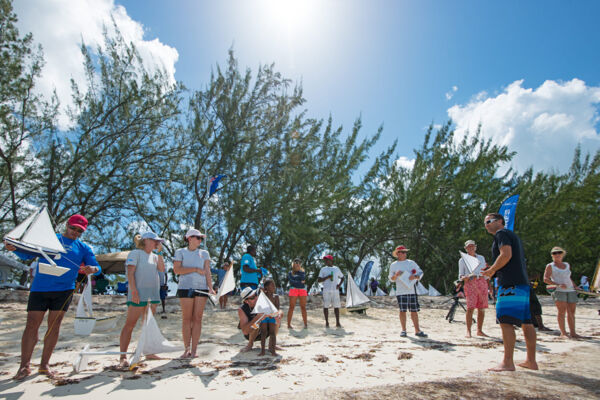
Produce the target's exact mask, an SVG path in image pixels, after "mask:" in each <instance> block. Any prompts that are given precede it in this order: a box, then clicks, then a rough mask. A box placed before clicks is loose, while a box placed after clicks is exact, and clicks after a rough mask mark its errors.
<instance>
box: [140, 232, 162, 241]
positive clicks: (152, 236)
mask: <svg viewBox="0 0 600 400" xmlns="http://www.w3.org/2000/svg"><path fill="white" fill-rule="evenodd" d="M144 239H152V240H156V241H159V242H164V241H165V239H163V238H161V237H159V236H158V235H157V234H156V233H154V232H146V233H144V234H142V240H144Z"/></svg>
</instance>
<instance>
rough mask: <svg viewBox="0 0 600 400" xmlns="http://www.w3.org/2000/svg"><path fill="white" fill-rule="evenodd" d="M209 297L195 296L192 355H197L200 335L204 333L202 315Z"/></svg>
mask: <svg viewBox="0 0 600 400" xmlns="http://www.w3.org/2000/svg"><path fill="white" fill-rule="evenodd" d="M207 300H208V297H195V298H194V310H193V314H192V343H191V352H190V357H192V358H194V357H196V350H197V349H198V342H199V341H200V335H201V334H202V315H203V314H204V307H205V306H206V301H207Z"/></svg>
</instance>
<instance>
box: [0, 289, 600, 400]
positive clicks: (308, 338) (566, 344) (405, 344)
mask: <svg viewBox="0 0 600 400" xmlns="http://www.w3.org/2000/svg"><path fill="white" fill-rule="evenodd" d="M26 295H27V294H26V293H20V294H15V292H12V293H8V294H7V293H4V294H0V299H2V298H3V297H4V300H3V301H2V304H1V305H0V334H1V335H2V338H3V340H2V342H1V344H0V352H1V353H2V354H0V357H1V361H0V378H1V379H0V393H2V395H0V398H8V399H33V398H38V397H49V396H67V397H69V396H78V395H84V394H85V395H86V396H88V398H92V399H94V398H104V397H105V396H107V395H108V396H110V398H123V399H132V398H134V397H133V396H138V397H139V398H140V399H141V398H142V397H141V396H143V398H144V400H145V399H154V398H162V399H169V400H171V399H195V398H202V399H213V398H214V399H221V400H224V399H230V398H242V397H253V396H259V395H260V396H265V395H267V396H270V395H279V396H281V397H282V396H283V395H285V394H294V393H300V392H305V391H309V393H312V394H311V395H310V396H309V397H310V398H317V397H320V395H319V393H321V394H323V393H325V392H322V391H323V390H333V389H335V390H349V389H365V388H368V387H378V386H381V385H397V384H404V383H416V382H427V381H445V380H449V379H453V378H461V377H467V378H468V379H470V380H478V379H479V378H480V377H481V379H489V377H490V375H491V374H492V373H489V372H486V369H487V368H488V367H490V366H493V365H495V364H496V363H497V362H498V361H499V360H500V358H501V355H502V345H501V343H500V337H501V335H500V329H499V327H498V326H497V325H496V324H495V312H494V309H493V306H491V308H490V309H489V310H488V311H487V313H486V320H485V324H484V331H485V332H486V333H487V334H489V335H490V338H472V339H466V338H465V324H464V312H463V311H462V309H459V311H458V312H457V313H456V319H457V320H456V321H455V322H453V323H451V324H450V323H448V322H447V321H446V320H445V319H444V317H445V315H446V313H447V310H448V308H449V306H450V304H449V303H446V304H442V303H443V301H444V300H446V298H429V297H423V298H421V303H422V304H421V305H422V311H421V312H420V320H421V327H422V329H423V330H424V331H425V332H427V333H428V334H429V338H427V339H418V338H416V337H415V336H414V330H413V329H412V324H411V322H410V319H409V322H408V327H409V336H408V338H401V337H400V336H399V334H400V324H399V321H398V311H397V307H396V305H395V299H393V298H378V297H375V298H373V299H374V300H375V301H376V302H378V303H379V304H377V305H372V306H371V308H370V309H369V310H368V312H367V315H366V316H365V315H354V314H351V313H342V316H341V323H342V325H343V328H342V329H335V328H333V329H325V328H324V319H323V313H322V309H321V308H320V299H319V298H313V299H311V303H310V304H309V308H310V309H309V313H308V317H309V329H308V330H303V329H295V330H292V331H290V330H288V329H287V328H286V327H285V322H284V325H283V326H282V328H281V331H280V333H279V336H278V344H279V345H281V346H282V347H283V348H284V350H283V351H281V352H279V353H280V357H278V358H275V357H271V356H265V357H259V356H258V352H259V348H260V343H257V344H255V350H254V351H253V352H250V353H240V350H241V348H242V347H243V346H244V345H245V343H246V342H245V340H244V338H243V336H242V335H241V332H240V331H239V330H238V329H237V312H236V309H235V308H234V307H235V306H234V305H232V304H230V305H229V310H227V311H224V312H220V311H219V312H215V310H214V309H213V308H211V307H210V306H208V307H207V310H206V312H205V315H204V321H203V332H202V337H201V344H200V346H199V348H198V353H199V357H198V358H196V359H193V360H190V361H183V360H179V359H177V357H178V356H179V355H180V354H181V352H176V353H171V354H163V355H162V356H163V357H164V359H162V360H152V361H150V360H148V361H145V362H144V363H143V365H142V366H141V368H139V369H138V370H137V371H135V372H123V371H116V370H114V369H112V368H113V367H115V366H116V365H117V357H116V356H96V357H94V361H93V362H92V363H91V364H90V366H89V369H88V370H86V371H84V372H81V373H78V374H73V373H72V366H71V362H72V361H73V360H74V359H75V357H76V355H77V351H78V350H79V349H81V348H83V346H84V344H85V343H89V344H90V345H91V347H92V349H97V350H118V340H119V339H118V338H119V333H120V329H121V327H122V324H123V321H124V315H125V306H124V302H125V298H124V297H112V296H94V301H95V302H100V304H99V305H97V306H96V311H97V313H98V314H99V315H101V316H108V315H118V316H120V321H119V322H118V324H117V328H116V329H114V330H112V331H110V332H106V333H93V334H92V335H91V336H89V337H81V336H76V335H74V332H73V316H74V310H75V308H76V307H75V304H76V302H74V303H73V304H72V305H71V308H70V309H69V312H68V313H67V316H66V317H65V320H64V321H63V324H62V329H61V336H60V339H59V343H58V345H57V347H56V349H55V351H54V355H53V357H52V360H51V363H52V364H55V366H54V369H55V370H56V371H58V372H60V374H61V375H60V376H61V378H63V380H59V381H55V382H51V381H50V380H49V379H47V378H46V377H43V376H40V375H38V374H37V373H35V371H36V365H33V366H32V371H33V372H34V373H33V374H32V375H31V377H29V378H28V379H26V380H25V381H23V382H14V381H12V380H11V379H10V378H11V377H12V375H14V373H15V372H16V370H17V368H18V364H19V354H20V339H21V335H22V332H23V328H24V324H25V319H26V312H25V308H26V300H25V299H26ZM19 296H20V298H17V297H19ZM238 301H239V300H238ZM542 303H543V305H544V322H545V323H546V325H547V326H549V327H551V328H556V326H557V324H556V309H555V308H554V306H553V305H552V302H551V300H550V299H549V298H547V297H545V296H544V297H543V298H542ZM599 308H600V301H598V300H596V299H594V300H589V299H588V300H587V301H586V302H582V301H580V303H579V306H578V314H577V325H578V333H579V334H581V335H584V336H586V338H585V339H583V340H562V339H559V338H558V332H557V331H555V332H552V333H540V334H539V335H538V357H539V358H538V361H539V363H540V368H541V371H540V373H543V370H544V366H545V365H546V364H547V365H550V364H551V363H552V361H553V360H556V356H555V355H556V354H558V353H564V352H571V351H573V350H574V349H575V350H576V349H577V348H583V347H585V346H590V344H598V343H599V340H598V338H599V337H600V317H599V316H598V312H597V309H599ZM167 309H168V311H169V314H168V317H169V319H167V320H164V319H160V318H157V321H158V324H159V326H160V328H161V331H162V332H163V334H164V335H165V337H167V338H168V339H169V340H171V341H172V342H174V343H176V344H180V345H181V341H180V340H181V336H180V329H181V320H180V317H181V313H180V311H179V306H178V301H177V299H169V302H168V307H167ZM284 312H287V306H286V305H285V304H284ZM330 323H331V325H332V326H333V325H334V323H335V319H334V318H333V310H331V311H330ZM293 325H294V326H295V327H296V328H300V327H301V326H302V322H301V318H300V309H299V308H298V307H297V308H296V311H295V313H294V321H293ZM45 330H46V324H45V323H44V324H43V325H42V328H41V329H40V337H43V334H44V333H45ZM473 332H475V325H474V326H473ZM138 335H139V330H138V329H136V331H135V332H134V335H133V340H132V344H131V345H130V350H131V351H132V350H133V349H134V348H135V342H136V340H137V337H138ZM517 337H518V339H519V342H518V343H517V349H516V352H515V353H516V354H515V359H516V360H522V359H523V358H524V354H525V343H524V342H523V337H522V334H520V333H519V334H518V336H517ZM267 344H268V343H267ZM41 349H42V346H41V343H40V344H38V346H37V347H36V349H35V351H34V355H33V359H32V362H33V363H34V364H37V363H39V357H40V355H41ZM267 354H268V353H267ZM521 373H523V370H521V371H518V372H516V373H512V374H521ZM527 373H529V371H527ZM504 374H506V373H504ZM70 379H72V380H73V381H69V380H70ZM61 383H62V385H61ZM2 396H3V397H2ZM322 397H326V396H325V395H324V394H323V396H322Z"/></svg>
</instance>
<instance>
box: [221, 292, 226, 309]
mask: <svg viewBox="0 0 600 400" xmlns="http://www.w3.org/2000/svg"><path fill="white" fill-rule="evenodd" d="M221 298H222V299H223V308H227V295H226V294H224V295H223V296H221Z"/></svg>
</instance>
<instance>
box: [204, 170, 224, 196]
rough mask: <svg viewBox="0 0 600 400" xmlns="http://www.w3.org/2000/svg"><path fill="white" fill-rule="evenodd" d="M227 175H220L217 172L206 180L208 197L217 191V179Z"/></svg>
mask: <svg viewBox="0 0 600 400" xmlns="http://www.w3.org/2000/svg"><path fill="white" fill-rule="evenodd" d="M226 176H227V175H222V174H219V175H217V176H212V177H211V178H210V179H209V180H208V197H210V196H212V195H213V194H215V192H216V191H217V189H218V187H219V181H220V180H221V179H223V178H225V177H226Z"/></svg>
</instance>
